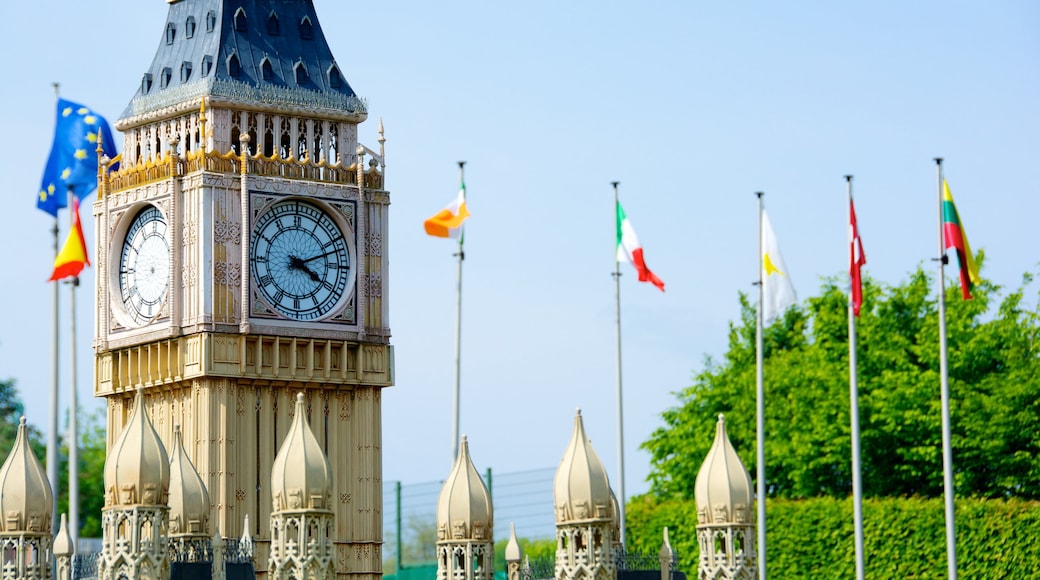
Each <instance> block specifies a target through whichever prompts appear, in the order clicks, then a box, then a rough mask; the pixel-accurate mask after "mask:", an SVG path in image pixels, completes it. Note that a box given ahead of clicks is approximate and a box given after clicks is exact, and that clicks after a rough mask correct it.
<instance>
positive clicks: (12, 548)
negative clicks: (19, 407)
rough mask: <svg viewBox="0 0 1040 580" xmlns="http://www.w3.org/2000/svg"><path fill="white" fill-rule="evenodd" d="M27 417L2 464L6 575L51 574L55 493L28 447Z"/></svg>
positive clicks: (0, 531)
mask: <svg viewBox="0 0 1040 580" xmlns="http://www.w3.org/2000/svg"><path fill="white" fill-rule="evenodd" d="M27 431H28V427H26V424H25V417H22V418H21V420H20V421H19V422H18V434H17V435H16V436H15V439H14V446H13V447H12V448H11V452H10V453H9V454H8V455H7V460H6V461H4V464H3V466H2V467H0V541H2V543H3V550H4V557H3V563H2V564H3V567H2V569H0V574H2V575H3V577H4V578H8V577H10V578H28V579H33V580H37V579H44V578H46V579H49V578H50V577H51V542H52V538H51V509H52V507H51V506H52V505H53V503H52V502H53V501H54V495H53V494H52V493H51V485H50V483H49V482H48V481H47V473H46V472H45V471H44V470H43V466H41V465H40V462H39V460H37V459H36V455H34V454H33V452H32V449H30V447H29V434H28V432H27Z"/></svg>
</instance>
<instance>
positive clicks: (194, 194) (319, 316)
mask: <svg viewBox="0 0 1040 580" xmlns="http://www.w3.org/2000/svg"><path fill="white" fill-rule="evenodd" d="M167 2H168V3H169V15H168V17H167V21H166V23H165V24H164V25H163V27H162V28H161V29H158V27H157V31H160V32H161V38H160V42H159V48H158V50H157V51H156V55H155V58H154V60H153V62H152V65H151V66H150V68H149V69H148V70H147V72H145V74H144V75H143V77H142V80H141V84H140V86H139V87H138V88H137V92H136V94H135V95H134V97H133V99H132V100H131V102H130V104H129V106H128V107H127V109H126V110H125V111H124V113H123V115H122V116H121V118H120V120H119V121H118V122H117V123H116V127H117V128H118V129H119V130H120V131H122V132H123V136H124V147H123V153H122V158H121V159H119V160H103V163H102V168H101V172H102V173H103V175H102V179H101V180H100V181H99V188H98V198H97V201H96V202H95V203H94V207H93V209H94V218H95V220H96V226H97V230H96V231H97V232H98V236H97V244H98V247H97V248H96V252H95V255H96V256H97V262H98V274H97V277H96V278H97V282H96V284H97V287H96V291H97V304H96V322H97V323H96V325H95V327H96V336H95V351H96V360H95V394H96V395H97V396H99V397H105V398H106V399H107V407H108V426H109V428H108V437H109V447H110V448H111V446H112V445H113V444H114V443H115V441H116V439H117V438H118V437H119V435H120V433H121V432H122V430H123V429H124V426H125V425H126V423H127V421H128V418H129V415H130V411H131V409H132V407H133V404H132V399H133V395H134V393H135V392H136V390H137V389H138V388H140V389H141V392H142V397H143V405H144V406H145V408H146V409H147V411H148V414H149V415H150V416H151V418H152V420H153V423H154V426H155V429H156V432H157V433H158V436H159V437H160V439H161V440H162V441H163V442H164V443H165V445H166V446H167V447H168V448H169V447H172V445H173V441H174V428H175V426H176V425H179V426H180V429H181V432H182V437H183V451H184V453H185V454H186V455H187V457H188V458H190V460H191V463H193V464H194V466H195V467H196V469H197V471H198V473H199V475H200V476H201V478H202V481H203V483H204V484H205V488H206V489H207V490H208V494H209V501H210V511H209V517H208V521H209V522H210V526H211V527H212V528H213V529H214V530H219V531H220V533H221V534H222V535H224V536H228V537H234V536H238V535H242V534H244V533H248V534H250V535H251V536H252V537H254V538H255V539H256V540H255V541H256V562H257V566H258V568H259V570H260V571H261V572H263V571H264V568H265V566H266V564H267V562H268V561H269V549H270V532H269V525H268V524H269V522H270V519H271V515H272V506H273V502H274V501H275V497H274V496H273V493H272V489H271V485H270V482H271V470H272V466H273V465H274V463H275V455H276V451H277V450H278V449H279V447H280V446H281V443H282V441H283V440H284V439H285V438H286V435H287V434H288V432H289V429H290V425H291V424H292V422H293V417H294V415H295V413H296V408H297V406H296V404H295V402H296V394H297V393H300V392H302V393H303V404H302V409H303V412H304V413H306V415H307V417H308V421H309V423H310V425H311V426H312V429H313V432H314V436H315V438H316V440H317V441H318V444H319V445H320V446H321V448H322V451H323V452H324V454H325V455H326V456H327V457H328V458H329V461H330V469H331V471H332V480H331V481H332V483H331V488H330V500H329V502H328V508H329V510H330V511H331V512H333V514H334V521H335V528H334V530H333V533H332V539H333V544H334V558H333V560H334V561H333V564H334V569H335V572H336V576H337V577H340V578H346V577H352V578H358V579H362V578H376V577H378V576H380V575H381V569H382V555H381V544H382V463H381V442H380V440H381V403H380V392H381V390H382V388H384V387H388V386H390V385H391V384H392V382H393V360H392V350H391V346H390V341H389V339H390V330H389V322H388V304H387V301H386V300H384V296H385V293H386V291H387V269H388V252H387V248H388V240H387V238H386V236H385V232H386V231H387V225H388V208H389V195H388V193H387V191H386V190H385V189H384V185H383V141H384V139H383V134H382V128H381V126H380V128H379V136H378V146H377V147H376V148H375V149H373V148H369V147H366V146H364V145H362V144H361V143H359V141H358V126H359V124H361V123H362V122H363V121H365V120H366V118H367V110H366V104H365V102H364V101H363V100H362V99H360V98H359V97H358V96H357V95H356V94H355V92H354V90H353V89H352V88H351V86H350V85H349V83H347V80H346V78H345V76H344V73H343V71H342V69H341V66H340V64H339V63H337V61H336V59H335V58H334V57H333V55H332V53H331V50H330V49H329V46H328V44H327V42H326V40H325V36H324V34H323V32H322V28H321V26H320V25H319V22H318V18H317V14H316V12H315V9H314V5H313V3H312V2H311V1H310V0H167ZM117 161H118V165H117V163H116V162H117ZM246 517H248V521H249V522H252V524H251V526H252V528H253V529H250V530H244V529H243V526H244V524H243V522H244V521H245V518H246Z"/></svg>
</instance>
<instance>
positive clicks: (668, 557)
mask: <svg viewBox="0 0 1040 580" xmlns="http://www.w3.org/2000/svg"><path fill="white" fill-rule="evenodd" d="M674 558H675V552H673V551H672V545H671V544H669V543H668V526H665V528H664V542H663V543H662V544H661V551H660V552H658V553H657V559H658V560H660V562H661V580H671V578H672V561H673V559H674Z"/></svg>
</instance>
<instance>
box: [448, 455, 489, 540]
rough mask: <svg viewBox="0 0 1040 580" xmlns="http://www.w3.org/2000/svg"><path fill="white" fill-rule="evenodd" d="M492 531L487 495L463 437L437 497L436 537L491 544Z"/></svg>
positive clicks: (487, 492) (485, 487)
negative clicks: (488, 542) (489, 542)
mask: <svg viewBox="0 0 1040 580" xmlns="http://www.w3.org/2000/svg"><path fill="white" fill-rule="evenodd" d="M493 529H494V508H493V507H492V503H491V492H489V491H488V488H487V486H486V485H484V480H483V478H481V477H480V474H479V473H477V468H476V467H475V466H474V465H473V459H472V457H470V454H469V441H468V440H467V438H466V436H465V435H463V436H462V443H461V445H459V455H458V457H456V459H455V465H454V466H452V469H451V474H450V475H448V479H446V480H445V481H444V486H443V487H442V488H441V493H440V496H439V497H438V498H437V534H438V535H437V537H438V540H480V541H491V537H492V530H493Z"/></svg>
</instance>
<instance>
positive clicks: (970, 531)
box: [626, 496, 1040, 580]
mask: <svg viewBox="0 0 1040 580" xmlns="http://www.w3.org/2000/svg"><path fill="white" fill-rule="evenodd" d="M852 507H853V506H852V499H851V498H849V499H845V500H837V499H832V498H816V499H808V500H770V501H769V502H768V504H767V508H766V519H767V522H768V532H767V549H768V564H769V568H768V569H769V575H770V576H771V577H774V578H855V576H856V568H855V565H856V564H855V540H854V537H853V522H852ZM626 516H627V517H626V519H627V522H628V527H627V536H628V546H629V548H634V549H637V550H652V551H654V552H656V551H657V550H659V549H660V546H661V529H662V528H663V527H665V526H668V536H669V539H670V541H671V544H672V548H673V549H674V550H675V551H676V553H677V555H678V556H679V559H680V569H681V570H682V571H684V572H686V574H687V576H688V577H694V578H695V577H696V571H697V560H698V557H699V555H698V550H697V508H696V506H695V504H694V502H693V501H688V500H671V501H662V500H655V499H653V498H651V497H649V496H643V497H638V498H633V499H632V500H630V501H629V503H628V506H627V513H626ZM956 518H957V521H956V524H957V571H958V573H959V575H960V576H961V577H964V578H1000V579H1017V578H1021V579H1023V580H1024V579H1032V578H1040V502H1036V501H1023V500H1011V501H1002V500H985V499H963V498H958V499H957V503H956ZM863 535H864V543H865V552H866V555H867V557H866V577H867V578H871V579H877V580H881V579H889V578H915V579H925V578H936V579H941V578H945V577H946V527H945V520H944V504H943V500H942V498H937V499H917V498H908V499H898V498H887V499H870V500H864V502H863Z"/></svg>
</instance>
